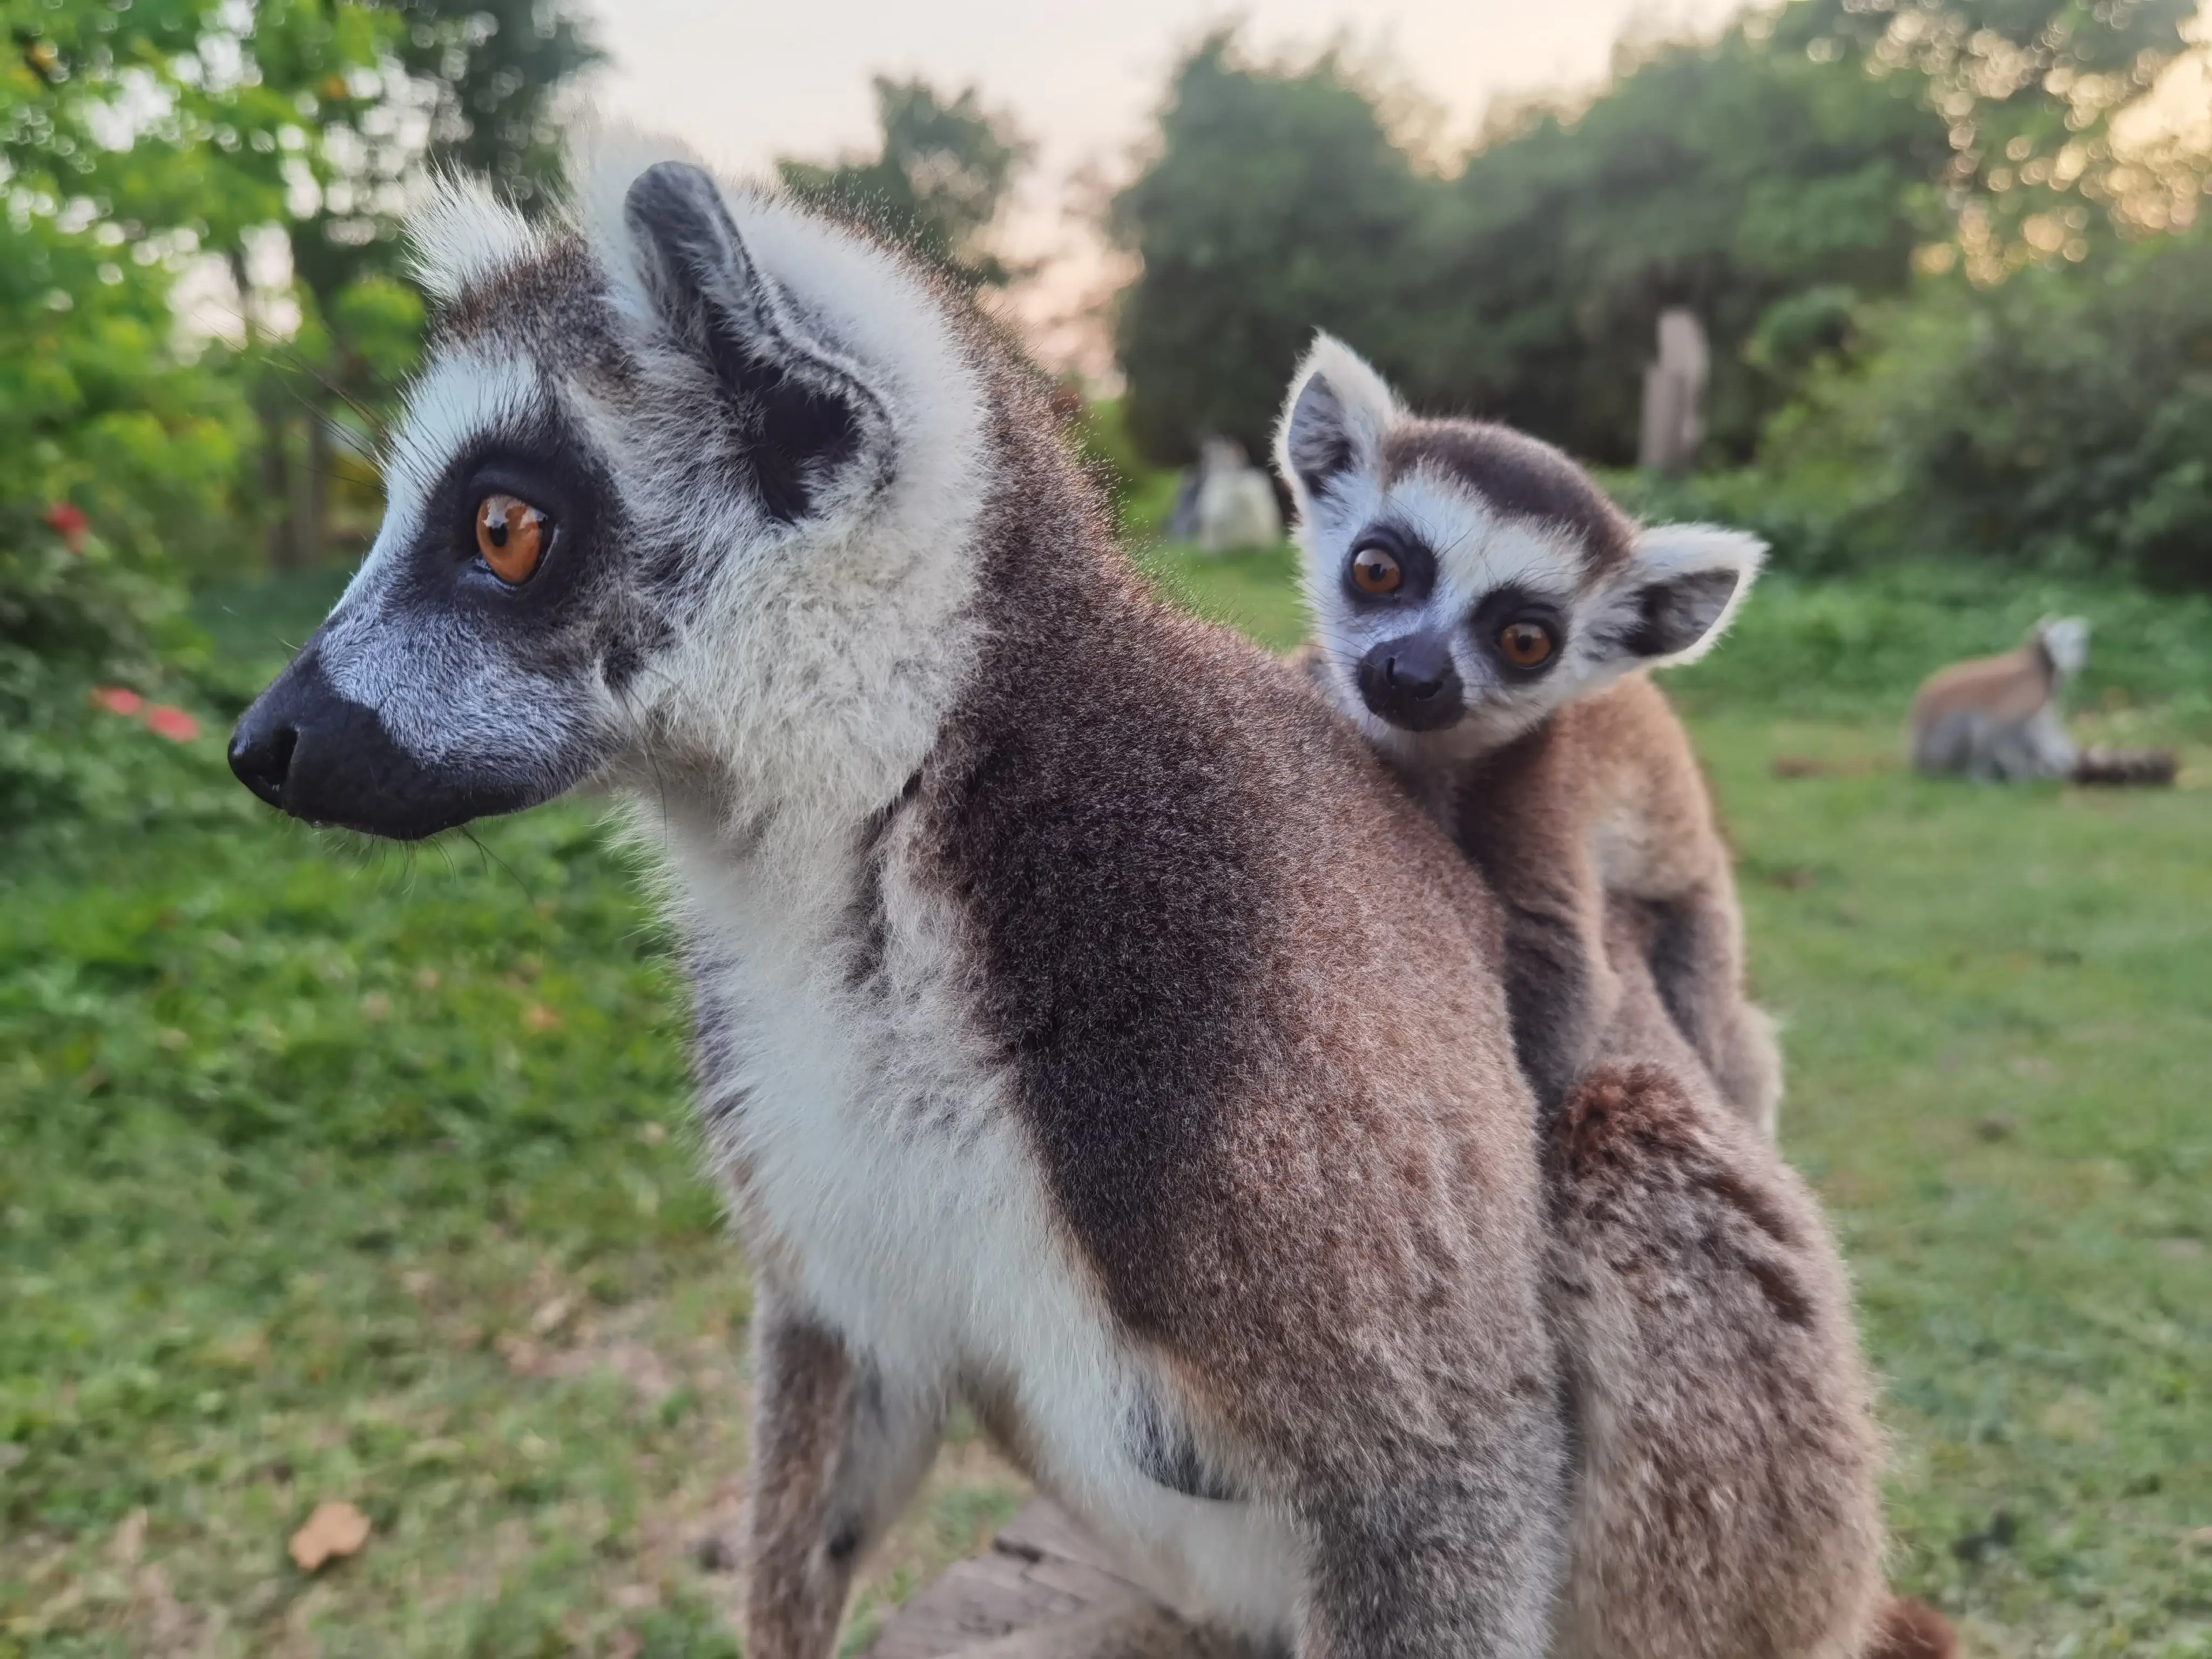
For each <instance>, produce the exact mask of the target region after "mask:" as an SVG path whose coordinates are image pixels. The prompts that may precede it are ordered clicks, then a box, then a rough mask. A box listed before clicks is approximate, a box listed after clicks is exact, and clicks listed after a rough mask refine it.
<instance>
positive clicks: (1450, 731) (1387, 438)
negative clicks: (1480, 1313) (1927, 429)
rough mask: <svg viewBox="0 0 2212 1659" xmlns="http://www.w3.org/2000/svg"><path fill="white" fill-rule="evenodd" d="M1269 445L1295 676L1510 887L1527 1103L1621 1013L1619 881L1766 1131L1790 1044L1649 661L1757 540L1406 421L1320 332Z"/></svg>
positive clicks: (1739, 1094)
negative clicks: (1294, 614) (1665, 520)
mask: <svg viewBox="0 0 2212 1659" xmlns="http://www.w3.org/2000/svg"><path fill="white" fill-rule="evenodd" d="M1277 451H1278V459H1279V462H1280V464H1281V466H1282V469H1283V473H1284V476H1285V478H1286V479H1287V481H1288V482H1289V484H1290V487H1291V495H1292V496H1293V497H1294V499H1295V500H1296V501H1297V507H1298V513H1299V524H1298V530H1297V535H1298V541H1299V544H1300V547H1301V548H1302V550H1304V574H1305V588H1306V594H1307V598H1308V600H1309V602H1310V605H1311V607H1312V610H1313V613H1314V617H1315V623H1316V636H1317V639H1316V646H1315V647H1312V648H1311V649H1310V652H1309V653H1308V656H1307V658H1306V666H1307V668H1308V671H1309V672H1310V673H1311V674H1312V675H1313V676H1314V678H1316V680H1317V681H1318V682H1319V683H1320V684H1321V685H1322V689H1323V690H1324V691H1325V692H1326V693H1328V695H1329V696H1330V697H1331V698H1332V700H1333V701H1334V702H1336V703H1337V704H1338V705H1339V706H1340V708H1343V709H1344V710H1345V711H1346V713H1347V714H1350V715H1351V716H1352V719H1353V720H1354V721H1355V722H1356V723H1357V724H1358V726H1359V728H1360V729H1361V731H1363V732H1364V733H1365V734H1366V735H1367V737H1368V738H1370V741H1371V742H1373V743H1374V744H1375V746H1376V748H1377V749H1378V750H1380V751H1381V752H1382V753H1383V755H1384V756H1385V757H1388V758H1389V760H1390V761H1391V762H1392V763H1393V764H1395V766H1396V767H1397V768H1398V769H1399V770H1400V771H1401V773H1402V774H1404V775H1405V777H1406V779H1407V782H1408V784H1409V785H1410V786H1411V787H1413V791H1414V793H1416V794H1417V795H1419V797H1420V798H1421V799H1423V800H1424V801H1425V802H1426V803H1427V804H1428V805H1429V807H1430V809H1431V811H1433V812H1434V813H1435V814H1436V816H1437V818H1438V819H1439V820H1440V821H1441V822H1443V823H1444V824H1445V825H1446V827H1447V828H1449V829H1450V830H1451V831H1452V833H1453V835H1454V836H1455V839H1456V840H1457V841H1458V842H1459V843H1460V845H1461V846H1462V848H1464V849H1465V850H1466V851H1467V853H1468V855H1469V856H1470V857H1472V858H1473V859H1474V861H1475V862H1476V863H1477V864H1478V865H1479V866H1481V868H1482V871H1483V873H1484V874H1485V875H1486V876H1487V877H1488V878H1489V880H1490V884H1491V886H1492V889H1493V890H1495V891H1496V892H1497V894H1498V897H1499V899H1500V900H1501V901H1502V902H1503V903H1504V907H1505V916H1506V939H1507V969H1506V975H1507V977H1506V992H1507V997H1508V1000H1509V1002H1510V1006H1511V1008H1512V1012H1513V1031H1514V1038H1515V1042H1516V1047H1517V1048H1518V1051H1519V1053H1520V1056H1521V1063H1522V1066H1523V1067H1524V1068H1525V1069H1526V1070H1527V1072H1528V1077H1529V1080H1530V1081H1531V1082H1532V1083H1533V1084H1534V1086H1535V1089H1536V1093H1537V1097H1538V1098H1539V1100H1540V1101H1541V1102H1543V1103H1546V1104H1547V1106H1548V1105H1553V1104H1556V1103H1558V1102H1559V1099H1560V1098H1561V1097H1563V1096H1564V1095H1565V1092H1566V1091H1567V1088H1568V1087H1569V1085H1571V1083H1572V1081H1573V1080H1574V1079H1575V1078H1576V1077H1577V1076H1578V1075H1579V1074H1580V1073H1581V1072H1582V1070H1583V1066H1585V1065H1586V1064H1587V1063H1588V1062H1589V1060H1590V1058H1591V1057H1592V1055H1593V1054H1595V1044H1596V1042H1597V1041H1598V1039H1599V1036H1600V1034H1601V1033H1602V1032H1603V1030H1605V1028H1606V1023H1607V1019H1608V1018H1609V1016H1610V1009H1611V1004H1612V1002H1613V998H1614V996H1615V995H1616V994H1617V987H1616V984H1615V981H1614V975H1613V971H1612V969H1610V967H1609V966H1608V964H1607V958H1606V953H1605V950H1604V944H1603V931H1604V915H1605V902H1606V897H1607V895H1608V894H1611V895H1613V896H1616V897H1619V898H1622V899H1630V900H1634V901H1636V902H1638V903H1640V904H1641V905H1643V906H1644V907H1645V908H1646V909H1647V910H1648V911H1649V912H1650V915H1651V917H1652V919H1653V922H1654V926H1653V927H1652V930H1651V935H1650V958H1649V959H1650V967H1651V971H1652V974H1653V975H1654V977H1655V978H1656V981H1657V984H1658V989H1659V994H1660V996H1661V998H1662V1000H1663V1001H1664V1002H1665V1004H1666V1006H1667V1007H1668V1010H1669V1011H1670V1012H1672V1013H1673V1015H1674V1018H1675V1020H1676V1021H1677V1023H1679V1024H1680V1026H1681V1028H1682V1030H1683V1031H1684V1032H1685V1034H1686V1035H1687V1036H1688V1037H1689V1039H1690V1041H1691V1042H1692V1045H1693V1046H1694V1047H1695V1048H1696V1049H1697V1052H1698V1054H1699V1055H1700V1056H1701V1057H1702V1059H1703V1060H1704V1062H1705V1066H1706V1067H1707V1068H1708V1069H1709V1070H1710V1071H1711V1073H1712V1076H1713V1079H1714V1080H1715V1081H1716V1082H1717V1083H1718V1084H1719V1085H1720V1087H1721V1090H1722V1092H1723V1094H1724V1095H1726V1097H1728V1098H1729V1101H1731V1102H1732V1103H1734V1104H1735V1107H1736V1109H1738V1110H1739V1111H1741V1113H1743V1115H1745V1116H1746V1117H1747V1118H1749V1119H1750V1120H1751V1121H1752V1122H1753V1123H1754V1124H1756V1125H1757V1126H1758V1127H1759V1128H1760V1129H1762V1130H1763V1131H1765V1132H1766V1133H1770V1134H1771V1133H1772V1131H1773V1127H1774V1111H1775V1107H1776V1104H1777V1103H1778V1100H1779V1098H1780V1096H1781V1090H1782V1075H1781V1062H1780V1058H1779V1055H1778V1053H1777V1052H1776V1048H1775V1044H1774V1038H1773V1028H1772V1022H1771V1021H1770V1020H1769V1019H1768V1018H1767V1017H1766V1015H1765V1012H1763V1011H1761V1010H1760V1009H1759V1008H1757V1007H1756V1006H1753V1005H1752V1004H1751V1003H1750V1002H1749V1001H1748V1000H1747V999H1746V997H1745V994H1744V987H1743V922H1742V916H1741V912H1740V911H1739V910H1738V908H1737V906H1736V896H1735V875H1734V872H1733V869H1732V867H1731V860H1730V858H1729V849H1728V847H1727V845H1726V843H1725V842H1723V840H1722V838H1721V836H1720V833H1719V831H1718V829H1717V828H1716V826H1715V824H1714V821H1713V809H1712V802H1711V797H1710V796H1709V795H1708V794H1707V793H1706V790H1705V781H1704V778H1703V777H1702V775H1700V774H1699V769H1698V763H1697V760H1696V757H1694V756H1693V755H1692V753H1691V751H1690V744H1689V739H1688V738H1687V737H1686V735H1685V734H1684V732H1683V731H1682V726H1681V722H1680V720H1677V719H1676V718H1675V716H1674V711H1673V710H1672V709H1671V708H1668V705H1667V701H1666V699H1665V698H1664V697H1662V696H1661V695H1660V694H1659V692H1658V690H1656V688H1655V687H1654V686H1653V685H1652V684H1651V683H1650V680H1649V678H1646V677H1645V676H1644V675H1643V674H1642V673H1640V672H1638V671H1639V670H1642V669H1644V668H1648V667H1650V666H1652V665H1657V664H1661V663H1668V662H1681V661H1685V660H1686V659H1690V658H1692V657H1694V656H1696V655H1697V654H1699V653H1700V652H1701V651H1703V650H1704V649H1705V648H1706V647H1708V646H1710V645H1711V643H1712V642H1713V641H1715V640H1716V639H1717V638H1718V637H1719V635H1720V634H1721V632H1722V631H1723V629H1724V628H1725V627H1726V626H1727V623H1728V619H1729V616H1730V614H1731V613H1732V612H1733V611H1734V610H1735V606H1736V605H1739V604H1740V603H1741V601H1742V599H1743V595H1744V593H1745V592H1746V590H1747V589H1748V588H1749V586H1751V583H1752V581H1753V578H1754V577H1755V576H1756V575H1757V574H1758V571H1759V563H1760V561H1761V559H1762V557H1763V556H1764V549H1763V548H1762V547H1761V546H1760V545H1759V543H1757V542H1756V541H1754V540H1753V539H1752V538H1749V537H1747V536H1742V535H1739V534H1736V533H1735V532H1729V531H1723V530H1716V529H1712V528H1710V527H1708V526H1672V527H1668V528H1666V529H1661V530H1646V531H1643V532H1638V531H1637V530H1636V529H1635V528H1634V527H1633V526H1631V525H1630V523H1629V522H1628V520H1626V518H1625V517H1624V516H1623V515H1622V514H1621V513H1620V511H1619V509H1617V508H1616V507H1613V504H1612V502H1611V501H1607V499H1606V497H1605V495H1604V494H1603V492H1601V490H1599V489H1597V487H1596V486H1595V484H1593V483H1590V481H1589V478H1588V477H1586V476H1585V475H1584V474H1583V471H1582V470H1581V469H1580V468H1578V467H1577V466H1576V465H1574V464H1573V463H1572V462H1571V461H1569V460H1568V459H1566V457H1565V456H1564V455H1562V454H1560V453H1559V452H1558V451H1557V450H1555V449H1553V448H1552V447H1550V446H1549V445H1547V444H1543V443H1540V442H1538V441H1536V440H1534V439H1533V438H1528V437H1526V436H1523V435H1522V434H1520V433H1517V432H1513V431H1510V430H1509V429H1507V428H1504V427H1498V426H1487V425H1481V424H1478V423H1476V422H1471V421H1449V420H1423V419H1419V418H1416V417H1414V416H1409V415H1407V413H1406V412H1405V411H1404V410H1401V408H1400V407H1399V404H1398V401H1397V399H1396V398H1395V396H1394V395H1393V393H1392V392H1391V391H1390V389H1389V386H1385V385H1384V384H1383V380H1381V378H1380V377H1379V376H1378V375H1376V373H1375V371H1374V370H1373V369H1371V368H1369V367H1368V366H1367V364H1366V363H1364V362H1362V361H1361V360H1360V359H1359V358H1358V356H1355V355H1354V354H1353V353H1352V351H1351V350H1350V349H1347V348H1346V347H1345V346H1344V345H1342V344H1340V343H1338V342H1337V341H1335V340H1333V339H1331V338H1329V337H1328V336H1326V335H1323V336H1322V337H1320V339H1319V340H1318V341H1317V342H1316V344H1315V346H1314V349H1313V350H1312V351H1311V352H1310V354H1309V356H1308V357H1307V359H1306V362H1305V363H1304V366H1303V367H1302V368H1300V370H1299V372H1298V374H1297V379H1296V380H1294V381H1293V382H1292V384H1291V392H1290V396H1289V398H1287V400H1286V401H1285V404H1284V410H1283V419H1282V422H1281V426H1280V428H1279V440H1278V443H1277Z"/></svg>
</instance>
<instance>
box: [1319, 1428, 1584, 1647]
mask: <svg viewBox="0 0 2212 1659" xmlns="http://www.w3.org/2000/svg"><path fill="white" fill-rule="evenodd" d="M1553 1409H1555V1407H1553ZM1447 1462H1449V1458H1447ZM1526 1475H1528V1478H1531V1480H1535V1482H1547V1480H1558V1471H1537V1468H1528V1471H1526ZM1531 1491H1541V1484H1537V1486H1531V1489H1520V1491H1513V1489H1509V1480H1506V1471H1504V1468H1484V1471H1480V1474H1478V1471H1471V1468H1458V1471H1455V1468H1449V1467H1447V1468H1437V1471H1431V1474H1425V1475H1420V1478H1409V1480H1405V1482H1402V1484H1395V1486H1391V1489H1389V1491H1387V1493H1363V1495H1360V1498H1358V1500H1356V1502H1347V1504H1345V1506H1343V1509H1328V1510H1325V1513H1321V1516H1314V1517H1310V1528H1312V1537H1314V1577H1312V1582H1310V1589H1307V1606H1305V1624H1303V1631H1301V1637H1298V1659H1416V1656H1418V1659H1429V1655H1444V1652H1464V1655H1482V1656H1484V1659H1520V1656H1522V1655H1526V1659H1535V1656H1537V1655H1541V1652H1547V1648H1548V1644H1551V1614H1553V1597H1555V1593H1558V1582H1559V1540H1558V1537H1555V1535H1553V1537H1541V1540H1535V1537H1531V1535H1528V1533H1531V1531H1533V1526H1535V1524H1537V1517H1535V1513H1533V1510H1535V1509H1540V1506H1533V1504H1531V1500H1528V1493H1531Z"/></svg>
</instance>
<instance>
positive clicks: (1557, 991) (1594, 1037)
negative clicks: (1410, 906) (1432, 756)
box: [1454, 738, 1620, 1113]
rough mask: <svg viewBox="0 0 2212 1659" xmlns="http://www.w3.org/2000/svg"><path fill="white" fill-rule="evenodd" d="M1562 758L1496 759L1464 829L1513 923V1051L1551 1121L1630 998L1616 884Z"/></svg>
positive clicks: (1504, 755)
mask: <svg viewBox="0 0 2212 1659" xmlns="http://www.w3.org/2000/svg"><path fill="white" fill-rule="evenodd" d="M1575 793H1576V792H1575V785H1574V782H1573V780H1572V778H1571V776H1569V775H1566V773H1565V770H1564V769H1563V767H1562V763H1561V762H1560V758H1559V756H1558V755H1557V754H1555V753H1554V752H1553V745H1549V744H1545V743H1543V742H1542V741H1541V738H1539V739H1537V740H1523V741H1522V742H1518V743H1515V744H1509V745H1508V746H1507V747H1505V748H1504V749H1502V750H1498V752H1497V753H1496V754H1495V755H1493V756H1491V757H1488V758H1487V759H1486V762H1485V763H1483V765H1482V766H1481V767H1480V769H1478V770H1477V771H1476V772H1475V773H1474V774H1473V775H1470V776H1469V777H1468V779H1467V781H1465V783H1464V784H1463V786H1462V792H1461V795H1460V799H1459V802H1458V811H1457V815H1456V822H1455V826H1454V828H1455V835H1456V839H1457V840H1458V842H1459V844H1460V848H1461V850H1462V852H1464V853H1465V854H1467V856H1468V859H1469V860H1471V861H1472V862H1473V863H1474V866H1475V867H1476V868H1477V869H1479V870H1480V871H1481V872H1482V874H1483V878H1484V879H1486V881H1487V882H1488V883H1489V884H1490V887H1491V890H1492V892H1494V893H1496V894H1497V896H1498V901H1499V902H1500V905H1501V907H1502V908H1503V909H1504V918H1505V1005H1506V1012H1507V1013H1508V1014H1509V1015H1510V1018H1511V1019H1512V1023H1513V1047H1514V1050H1515V1053H1516V1054H1517V1055H1518V1057H1519V1059H1520V1061H1521V1070H1522V1073H1523V1074H1524V1075H1526V1077H1527V1078H1528V1085H1529V1087H1530V1088H1531V1089H1533V1090H1534V1091H1535V1095H1536V1103H1537V1105H1538V1106H1539V1107H1540V1108H1541V1109H1542V1110H1544V1111H1545V1112H1547V1113H1548V1112H1550V1111H1552V1110H1553V1109H1556V1108H1557V1107H1558V1105H1559V1102H1560V1101H1561V1100H1562V1099H1564V1098H1565V1096H1566V1092H1567V1091H1568V1090H1569V1089H1570V1088H1571V1087H1572V1086H1573V1085H1574V1080H1575V1079H1576V1078H1577V1077H1578V1076H1579V1075H1581V1073H1582V1071H1583V1067H1584V1066H1587V1065H1588V1064H1589V1062H1590V1060H1592V1059H1593V1058H1595V1055H1596V1054H1597V1051H1598V1046H1599V1043H1600V1042H1601V1040H1602V1037H1603V1034H1604V1030H1605V1028H1606V1026H1607V1024H1609V1023H1610V1021H1611V1020H1612V1018H1613V1007H1614V1006H1615V1004H1616V1003H1617V1002H1618V1000H1619V998H1620V983H1619V981H1618V978H1617V977H1616V975H1614V973H1613V969H1612V967H1611V965H1610V964H1609V963H1608V962H1607V958H1606V950H1605V887H1604V882H1603V879H1602V878H1601V876H1600V874H1599V872H1598V869H1597V865H1596V862H1595V860H1594V859H1593V857H1592V856H1591V852H1590V845H1589V836H1588V835H1587V834H1586V833H1584V830H1583V818H1582V809H1581V806H1580V805H1579V803H1578V802H1577V799H1575Z"/></svg>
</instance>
